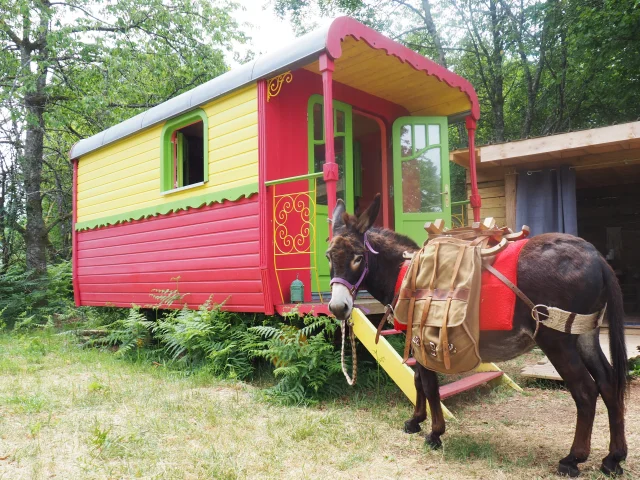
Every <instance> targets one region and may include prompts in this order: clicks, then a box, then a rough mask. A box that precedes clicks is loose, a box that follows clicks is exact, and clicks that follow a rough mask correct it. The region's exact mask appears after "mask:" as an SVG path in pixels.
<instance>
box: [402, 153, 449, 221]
mask: <svg viewBox="0 0 640 480" xmlns="http://www.w3.org/2000/svg"><path fill="white" fill-rule="evenodd" d="M441 185H442V172H441V169H440V148H432V149H430V150H427V151H426V152H424V153H422V154H421V155H419V156H418V157H417V158H415V159H413V160H405V161H403V162H402V210H403V212H404V213H429V212H442V198H441V197H442V196H441V195H440V188H441Z"/></svg>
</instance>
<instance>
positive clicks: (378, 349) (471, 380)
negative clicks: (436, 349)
mask: <svg viewBox="0 0 640 480" xmlns="http://www.w3.org/2000/svg"><path fill="white" fill-rule="evenodd" d="M351 319H352V321H353V332H354V333H355V335H356V337H358V340H360V342H361V343H362V344H363V345H364V346H365V348H366V349H367V350H369V352H371V355H373V357H374V358H375V359H376V361H377V362H378V363H379V364H380V366H381V367H382V368H383V369H384V371H385V372H387V374H389V376H390V377H391V379H392V380H393V381H394V382H395V383H396V385H398V387H400V390H402V392H403V393H404V394H405V395H406V396H407V398H408V399H409V401H411V403H413V404H414V405H415V403H416V388H415V384H414V378H413V376H414V372H413V369H412V368H411V367H410V366H409V365H415V359H413V358H411V359H409V361H407V363H406V364H405V363H403V362H402V357H401V356H400V355H399V354H398V352H396V350H395V349H394V348H393V346H392V345H391V344H390V343H389V342H388V341H387V340H386V338H385V337H387V336H389V335H397V334H402V333H403V332H400V331H398V330H383V333H382V335H381V336H380V340H379V341H378V343H377V344H376V343H375V339H376V328H375V327H374V326H373V324H372V323H371V322H370V321H369V319H368V318H367V317H366V316H365V315H364V313H362V311H361V310H360V309H358V308H354V309H353V313H352V315H351ZM488 382H496V383H501V384H504V385H508V386H509V387H511V388H513V389H515V390H517V391H520V392H521V391H522V389H521V388H520V387H519V386H518V385H516V384H515V383H514V382H513V380H511V379H510V378H509V377H508V376H507V375H506V374H505V373H504V372H502V371H501V370H500V369H499V368H498V367H497V366H495V365H494V364H492V363H483V364H481V365H480V366H479V367H478V368H477V369H476V370H475V372H473V373H471V374H470V375H469V376H467V377H464V378H462V379H461V380H457V381H455V382H452V383H449V384H447V385H443V386H442V387H440V398H441V399H442V400H444V399H445V398H448V397H451V396H453V395H456V394H458V393H462V392H465V391H467V390H471V389H472V388H476V387H478V386H480V385H483V384H485V383H488ZM427 408H429V405H427ZM442 412H443V413H444V417H445V418H446V419H450V418H454V416H453V414H452V413H451V412H450V411H449V410H448V409H447V407H445V406H444V405H442Z"/></svg>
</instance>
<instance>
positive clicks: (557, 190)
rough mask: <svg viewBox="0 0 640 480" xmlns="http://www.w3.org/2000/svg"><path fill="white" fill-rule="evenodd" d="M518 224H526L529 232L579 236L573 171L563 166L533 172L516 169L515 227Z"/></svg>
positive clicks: (532, 233)
mask: <svg viewBox="0 0 640 480" xmlns="http://www.w3.org/2000/svg"><path fill="white" fill-rule="evenodd" d="M520 225H528V226H529V227H530V228H531V235H538V234H540V233H548V232H561V233H570V234H572V235H578V222H577V214H576V172H575V170H573V169H570V168H569V167H568V166H566V165H564V166H562V167H559V168H557V169H545V170H541V171H535V172H529V171H527V170H518V189H517V195H516V226H518V227H519V226H520Z"/></svg>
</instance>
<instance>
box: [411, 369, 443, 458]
mask: <svg viewBox="0 0 640 480" xmlns="http://www.w3.org/2000/svg"><path fill="white" fill-rule="evenodd" d="M416 371H417V372H419V375H420V379H421V380H422V391H423V392H424V395H425V396H426V397H427V401H428V402H429V409H430V410H431V433H430V434H429V435H427V437H426V439H425V441H426V443H427V445H429V446H430V447H431V448H433V449H434V450H435V449H438V448H440V447H441V446H442V441H441V440H440V436H441V435H442V434H443V433H444V430H445V424H444V414H443V413H442V405H441V404H440V387H439V385H438V375H437V374H436V372H434V371H432V370H427V369H426V368H424V367H423V366H422V365H420V364H416Z"/></svg>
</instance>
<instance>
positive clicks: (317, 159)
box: [313, 137, 345, 205]
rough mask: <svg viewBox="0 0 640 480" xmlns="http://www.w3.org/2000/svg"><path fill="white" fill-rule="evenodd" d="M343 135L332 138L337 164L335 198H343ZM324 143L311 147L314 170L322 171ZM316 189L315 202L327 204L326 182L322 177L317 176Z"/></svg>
mask: <svg viewBox="0 0 640 480" xmlns="http://www.w3.org/2000/svg"><path fill="white" fill-rule="evenodd" d="M344 142H345V139H344V137H335V138H334V139H333V145H334V149H335V154H336V163H337V164H338V172H339V178H338V181H337V183H336V194H337V198H341V199H343V200H344V199H345V197H344V181H345V180H344V176H345V169H344V168H345V167H344V155H345V151H344ZM324 154H325V151H324V144H322V145H316V146H314V147H313V164H314V165H313V168H314V171H315V172H322V168H323V165H324V158H325V157H324ZM317 182H318V187H317V188H318V190H317V192H316V203H317V204H318V205H327V184H326V183H325V182H324V179H323V178H322V177H320V178H318V180H317Z"/></svg>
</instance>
